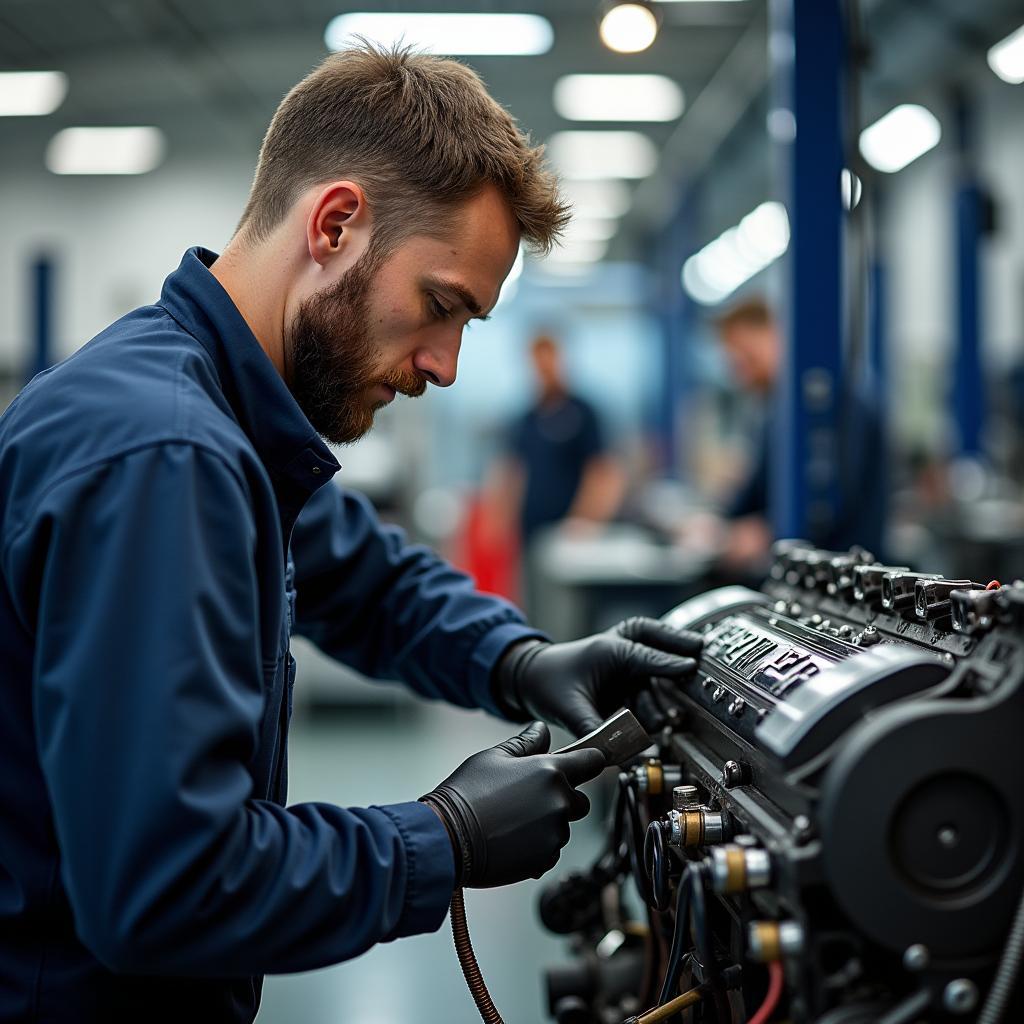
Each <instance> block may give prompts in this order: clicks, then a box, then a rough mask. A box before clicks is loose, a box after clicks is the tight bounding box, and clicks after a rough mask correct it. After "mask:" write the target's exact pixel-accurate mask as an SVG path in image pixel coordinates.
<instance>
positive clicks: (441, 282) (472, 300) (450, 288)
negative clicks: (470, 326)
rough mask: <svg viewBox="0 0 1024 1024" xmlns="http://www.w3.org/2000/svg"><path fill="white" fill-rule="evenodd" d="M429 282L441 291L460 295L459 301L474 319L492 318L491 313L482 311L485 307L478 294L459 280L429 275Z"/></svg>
mask: <svg viewBox="0 0 1024 1024" xmlns="http://www.w3.org/2000/svg"><path fill="white" fill-rule="evenodd" d="M427 284H428V285H430V286H431V287H433V288H438V289H439V290H441V291H445V292H451V293H452V295H455V296H457V297H458V299H459V301H460V302H461V303H462V304H463V305H464V306H465V307H466V309H468V310H469V311H470V313H472V314H473V319H474V320H490V319H491V318H490V315H486V316H485V315H484V314H482V313H481V312H480V311H481V309H482V308H483V307H482V306H481V305H480V303H479V302H478V301H477V299H476V296H475V295H474V294H473V293H472V292H471V291H470V290H469V289H468V288H466V287H464V286H463V285H461V284H459V282H458V281H452V280H450V279H449V278H447V277H428V278H427Z"/></svg>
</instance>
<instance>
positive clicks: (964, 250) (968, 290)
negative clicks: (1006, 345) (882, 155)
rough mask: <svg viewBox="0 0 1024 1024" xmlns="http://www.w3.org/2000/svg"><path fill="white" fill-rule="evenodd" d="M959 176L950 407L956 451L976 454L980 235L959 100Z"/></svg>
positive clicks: (980, 399)
mask: <svg viewBox="0 0 1024 1024" xmlns="http://www.w3.org/2000/svg"><path fill="white" fill-rule="evenodd" d="M957 129H958V145H959V149H960V181H959V183H958V185H957V191H956V292H955V294H956V303H957V309H956V326H957V346H956V355H955V358H954V363H953V412H954V416H955V418H956V424H957V428H958V435H959V453H960V454H961V455H967V456H972V457H975V456H978V455H980V454H981V443H982V430H983V427H984V411H985V401H984V388H985V382H984V378H983V373H982V366H981V302H980V295H979V292H980V281H981V275H980V268H979V243H980V241H981V234H982V204H983V202H984V200H983V197H982V193H981V189H980V188H979V186H978V182H977V180H976V179H975V176H974V173H973V169H972V160H971V123H970V111H969V109H968V107H967V104H966V102H965V101H963V100H961V102H960V103H959V105H958V110H957Z"/></svg>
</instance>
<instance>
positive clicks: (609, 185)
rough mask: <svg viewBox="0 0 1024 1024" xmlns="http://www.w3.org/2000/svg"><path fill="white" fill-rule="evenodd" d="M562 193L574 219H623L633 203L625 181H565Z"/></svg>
mask: <svg viewBox="0 0 1024 1024" xmlns="http://www.w3.org/2000/svg"><path fill="white" fill-rule="evenodd" d="M562 193H563V194H564V196H565V198H566V199H568V200H569V202H570V203H571V204H572V212H573V216H574V217H621V216H622V215H623V214H624V213H625V212H626V211H627V210H628V209H629V206H630V203H631V202H632V197H631V196H630V192H629V186H628V185H627V184H626V183H625V182H623V181H600V180H598V181H563V182H562Z"/></svg>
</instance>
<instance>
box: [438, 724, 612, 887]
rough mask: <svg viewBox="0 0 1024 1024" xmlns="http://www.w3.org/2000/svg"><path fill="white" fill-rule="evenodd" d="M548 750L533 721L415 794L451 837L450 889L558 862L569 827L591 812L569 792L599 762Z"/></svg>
mask: <svg viewBox="0 0 1024 1024" xmlns="http://www.w3.org/2000/svg"><path fill="white" fill-rule="evenodd" d="M550 746H551V734H550V733H549V732H548V727H547V726H546V725H545V724H544V723H543V722H532V723H531V724H530V725H528V726H527V727H526V728H525V729H524V730H523V731H522V732H521V733H519V735H518V736H512V737H510V738H509V739H507V740H504V741H503V742H502V743H499V744H498V745H497V746H495V747H490V748H489V749H487V750H481V751H480V753H478V754H474V755H473V756H472V757H470V758H467V759H466V760H465V761H464V762H463V763H462V764H461V765H460V766H459V767H458V768H456V769H455V771H454V772H452V774H451V775H449V776H448V778H447V779H445V780H444V782H442V783H441V785H440V786H438V787H437V789H435V790H432V791H431V792H430V793H427V795H426V796H423V797H420V799H421V800H422V801H423V802H424V803H426V804H428V805H429V806H430V807H431V808H432V809H433V810H434V811H435V812H436V813H437V815H438V816H439V817H440V819H441V820H442V821H443V822H444V824H445V826H446V828H447V829H448V834H449V835H450V836H451V840H452V848H453V850H454V853H455V886H456V888H458V887H460V886H470V887H473V888H476V889H481V888H487V887H489V886H494V885H508V884H509V883H511V882H521V881H522V880H523V879H524V878H540V876H541V875H543V874H544V872H545V871H549V870H550V869H551V868H553V867H554V866H555V864H556V863H557V862H558V855H559V853H560V851H561V849H562V847H563V846H565V844H566V843H567V842H569V822H570V821H579V819H580V818H583V817H585V816H586V814H587V812H588V811H589V810H590V801H589V800H588V799H587V797H586V795H585V794H583V793H579V792H577V791H576V788H575V787H576V786H579V785H581V784H582V783H584V782H587V781H588V780H589V779H593V778H596V777H597V776H598V775H599V774H600V773H601V769H602V768H604V766H605V760H604V755H603V754H602V753H601V752H600V751H598V750H574V751H571V752H570V753H566V754H549V753H548V752H547V751H548V748H549V747H550Z"/></svg>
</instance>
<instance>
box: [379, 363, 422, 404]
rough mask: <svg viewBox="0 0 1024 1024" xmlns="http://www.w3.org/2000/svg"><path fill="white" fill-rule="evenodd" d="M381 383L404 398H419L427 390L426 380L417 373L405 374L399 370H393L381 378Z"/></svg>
mask: <svg viewBox="0 0 1024 1024" xmlns="http://www.w3.org/2000/svg"><path fill="white" fill-rule="evenodd" d="M381 383H382V384H386V385H387V386H388V387H389V388H391V389H392V390H393V391H396V392H397V393H398V394H400V395H405V397H406V398H419V397H420V396H421V395H422V394H423V392H424V391H426V390H427V381H426V378H424V377H421V376H420V375H419V374H418V373H405V372H403V371H401V370H394V371H392V372H391V373H389V374H387V376H385V377H382V378H381Z"/></svg>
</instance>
